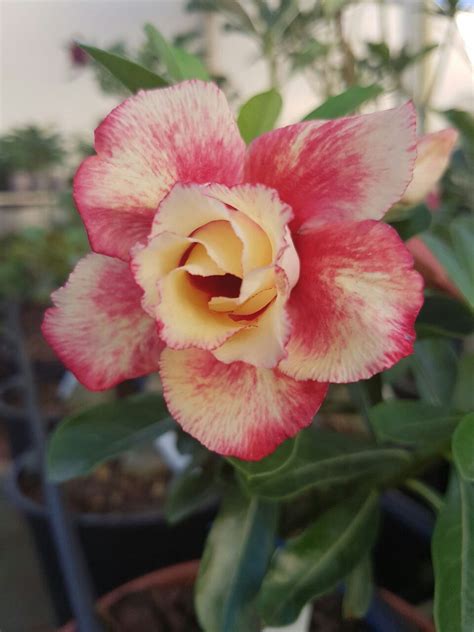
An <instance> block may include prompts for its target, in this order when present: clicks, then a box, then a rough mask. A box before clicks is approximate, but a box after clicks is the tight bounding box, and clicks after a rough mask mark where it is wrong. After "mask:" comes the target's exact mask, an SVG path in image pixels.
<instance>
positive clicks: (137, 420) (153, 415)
mask: <svg viewBox="0 0 474 632" xmlns="http://www.w3.org/2000/svg"><path fill="white" fill-rule="evenodd" d="M173 427H174V422H173V421H172V420H171V418H170V417H169V413H168V411H167V408H166V405H165V402H164V400H163V397H162V396H161V395H158V394H156V393H143V394H140V395H133V396H131V397H128V398H124V399H120V400H117V401H115V402H112V403H107V404H100V405H98V406H94V407H92V408H88V409H87V410H84V411H81V412H80V413H77V414H74V415H71V416H69V417H66V419H65V420H64V421H63V422H62V423H61V424H60V425H59V426H58V428H57V429H56V430H55V432H54V433H53V435H52V437H51V439H50V442H49V446H48V457H47V464H48V477H49V478H50V479H51V480H52V481H55V482H60V481H65V480H68V479H70V478H74V477H76V476H83V475H85V474H88V473H89V472H91V471H92V470H93V469H94V468H95V467H97V466H98V465H99V464H100V463H103V462H104V461H106V460H108V459H111V458H113V457H115V456H117V455H118V454H120V453H121V452H123V451H125V450H128V449H130V448H132V447H134V446H135V445H136V444H138V443H140V442H144V441H152V440H153V439H155V438H156V437H159V436H160V435H161V434H163V433H164V432H167V431H168V430H171V429H172V428H173Z"/></svg>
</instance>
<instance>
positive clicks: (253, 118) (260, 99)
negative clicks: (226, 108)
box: [237, 90, 283, 143]
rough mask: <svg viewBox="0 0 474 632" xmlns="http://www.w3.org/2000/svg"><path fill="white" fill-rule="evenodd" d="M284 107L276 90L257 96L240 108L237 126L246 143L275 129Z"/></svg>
mask: <svg viewBox="0 0 474 632" xmlns="http://www.w3.org/2000/svg"><path fill="white" fill-rule="evenodd" d="M282 105H283V101H282V98H281V96H280V94H279V93H278V92H277V91H276V90H268V92H262V93H261V94H256V95H255V96H254V97H252V98H251V99H249V100H248V101H247V103H244V105H243V106H242V107H241V108H240V112H239V116H238V119H237V124H238V126H239V130H240V134H241V135H242V138H243V139H244V141H245V142H246V143H250V142H251V141H252V140H253V139H254V138H256V137H257V136H260V134H263V133H264V132H268V131H270V130H272V129H273V127H274V126H275V123H276V121H277V119H278V116H279V115H280V112H281V108H282Z"/></svg>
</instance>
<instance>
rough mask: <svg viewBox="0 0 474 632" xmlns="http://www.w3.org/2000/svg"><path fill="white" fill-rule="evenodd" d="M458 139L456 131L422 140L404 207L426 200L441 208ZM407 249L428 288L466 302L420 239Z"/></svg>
mask: <svg viewBox="0 0 474 632" xmlns="http://www.w3.org/2000/svg"><path fill="white" fill-rule="evenodd" d="M457 139H458V133H457V131H456V130H454V129H444V130H441V131H440V132H434V133H432V134H425V136H422V137H421V138H420V139H419V140H418V144H417V158H416V162H415V169H414V171H413V179H412V181H411V182H410V184H409V185H408V188H407V190H406V191H405V193H404V195H403V197H402V199H401V203H402V204H406V205H408V206H413V205H415V204H420V203H421V202H423V200H425V202H426V204H427V205H428V206H429V207H430V209H431V210H432V211H436V209H437V208H438V207H439V205H440V199H439V194H438V192H437V189H436V187H437V184H438V181H439V180H440V179H441V177H442V175H443V173H444V172H445V171H446V169H447V167H448V164H449V160H450V158H451V153H452V151H453V149H454V145H455V144H456V141H457ZM406 245H407V248H408V250H409V251H410V252H411V254H412V255H413V257H414V260H415V268H416V269H417V270H418V271H419V272H420V273H421V274H422V276H423V278H424V280H425V281H426V284H427V285H429V286H434V287H436V288H438V289H440V290H443V291H444V292H447V293H448V294H451V296H454V297H455V298H457V299H461V300H462V294H461V293H460V292H459V290H458V289H457V288H456V286H455V285H454V283H453V282H452V281H451V280H450V278H449V276H448V274H447V272H446V270H445V269H444V267H443V266H442V265H441V263H440V262H439V261H438V259H437V258H436V257H435V256H434V254H433V253H432V252H431V250H430V249H429V248H428V246H427V245H426V244H425V243H424V242H423V241H422V240H421V239H420V238H419V237H416V236H415V237H412V238H411V239H409V240H408V241H407V243H406Z"/></svg>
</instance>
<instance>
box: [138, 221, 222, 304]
mask: <svg viewBox="0 0 474 632" xmlns="http://www.w3.org/2000/svg"><path fill="white" fill-rule="evenodd" d="M190 248H192V250H191V251H190V256H189V257H188V259H187V260H186V263H187V264H188V265H187V269H188V271H189V272H192V273H193V274H201V275H211V274H224V272H223V271H222V270H221V268H220V267H219V266H218V265H217V263H216V262H215V261H214V260H213V259H212V257H211V256H210V255H209V253H208V252H207V251H206V249H205V247H204V246H203V245H201V244H200V243H197V242H196V241H195V240H192V239H190V238H188V237H181V236H180V235H176V234H174V233H161V234H160V235H157V236H156V237H154V238H152V239H151V240H150V241H149V243H148V244H147V245H145V246H144V245H138V246H136V247H135V248H134V249H133V251H132V262H131V270H132V273H133V276H134V278H135V281H136V282H137V283H138V284H139V285H140V287H141V288H142V289H143V298H142V307H143V309H144V310H145V311H146V312H147V313H148V314H149V315H150V316H155V308H156V304H157V302H158V300H159V294H158V282H159V280H160V279H162V278H163V277H165V276H166V275H167V274H168V273H169V272H171V271H172V270H174V269H175V268H177V267H178V266H179V265H180V262H181V260H182V258H183V256H184V255H185V253H186V251H187V250H188V249H190ZM191 266H192V267H191Z"/></svg>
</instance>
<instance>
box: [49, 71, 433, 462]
mask: <svg viewBox="0 0 474 632" xmlns="http://www.w3.org/2000/svg"><path fill="white" fill-rule="evenodd" d="M95 149H96V152H97V155H96V156H92V157H89V158H87V159H86V160H85V161H84V163H83V164H82V165H81V167H80V168H79V170H78V172H77V174H76V177H75V181H74V198H75V201H76V205H77V207H78V209H79V212H80V213H81V216H82V218H83V220H84V223H85V225H86V228H87V232H88V235H89V240H90V243H91V246H92V250H93V251H94V252H93V253H92V254H90V255H88V256H87V257H85V258H84V259H83V260H82V261H80V262H79V263H78V265H77V267H76V269H75V270H74V272H73V273H72V274H71V276H70V278H69V280H68V282H67V284H66V285H65V286H64V287H63V288H61V289H60V290H58V291H57V292H55V293H54V294H53V301H54V304H55V307H53V308H51V309H49V310H48V311H47V313H46V316H45V320H44V324H43V331H44V334H45V336H46V338H47V340H48V341H49V343H50V344H51V345H52V346H53V348H54V349H55V350H56V352H57V354H58V355H59V357H60V358H61V359H62V361H63V362H64V364H65V365H66V366H68V367H69V368H70V369H71V371H73V373H75V375H76V376H77V377H78V379H79V380H80V381H81V382H82V383H83V384H84V385H85V386H87V387H88V388H90V389H93V390H99V389H105V388H109V387H111V386H113V385H114V384H116V383H118V382H120V381H122V380H124V379H126V378H133V377H137V376H139V375H144V374H147V373H150V372H152V371H156V370H159V371H160V375H161V380H162V383H163V391H164V396H165V398H166V402H167V404H168V407H169V410H170V412H171V414H172V415H173V416H174V417H175V418H176V420H177V421H178V422H179V423H180V424H181V425H182V427H183V428H184V429H185V430H186V431H188V432H189V433H190V434H192V435H193V436H194V437H196V438H197V439H199V441H201V442H202V443H203V444H205V445H206V446H207V447H209V448H210V449H212V450H215V451H217V452H219V453H221V454H226V455H234V456H237V457H240V458H243V459H259V458H261V457H263V456H265V455H267V454H269V453H270V452H271V451H272V450H274V449H275V448H276V446H277V445H278V444H279V443H281V442H282V441H283V440H284V439H286V438H287V437H291V436H293V435H295V434H296V433H297V432H298V431H299V430H300V429H301V428H303V427H305V426H307V425H309V424H310V423H311V420H312V418H313V416H314V414H315V413H316V411H317V410H318V408H319V406H320V405H321V403H322V401H323V399H324V397H325V394H326V390H327V384H328V383H329V382H352V381H356V380H360V379H364V378H369V377H370V376H371V375H374V374H375V373H377V372H379V371H382V370H383V369H386V368H388V367H390V366H392V365H393V364H394V363H395V362H397V361H398V360H399V359H400V358H402V357H404V356H406V355H408V354H410V353H411V352H412V350H413V342H414V337H415V333H414V321H415V318H416V315H417V313H418V311H419V309H420V306H421V304H422V300H423V299H422V280H421V277H420V276H419V274H418V273H417V272H415V271H414V270H413V260H412V257H411V255H410V253H409V252H408V250H407V249H406V248H405V246H404V244H403V242H402V241H401V240H400V238H399V237H398V235H397V233H396V232H395V231H394V230H393V229H392V228H391V227H390V226H388V225H387V224H384V223H382V222H379V221H377V220H380V219H381V218H382V217H383V215H384V213H385V212H386V211H387V209H388V208H390V207H391V206H392V205H393V204H394V203H395V202H396V201H397V200H399V199H400V197H401V196H402V195H403V192H404V190H405V188H406V186H407V185H408V183H409V182H410V180H411V176H412V170H413V164H414V161H415V155H416V137H415V113H414V110H413V106H412V105H411V104H406V105H404V106H402V107H399V108H396V109H394V110H388V111H385V112H380V113H376V114H371V115H367V116H355V117H350V118H343V119H338V120H334V121H329V122H322V121H315V122H307V123H300V124H297V125H291V126H289V127H285V128H282V129H278V130H276V131H273V132H269V133H267V134H264V135H262V136H260V137H259V138H257V139H256V140H254V141H253V143H252V144H251V145H250V146H249V148H248V149H246V147H245V145H244V143H243V141H242V139H241V137H240V135H239V132H238V128H237V126H236V123H235V120H234V118H233V116H232V113H231V111H230V109H229V107H228V105H227V102H226V100H225V97H224V95H223V93H222V92H220V91H219V90H218V88H217V87H216V86H214V85H212V84H207V83H202V82H199V81H190V82H185V83H182V84H179V85H177V86H175V87H172V88H166V89H160V90H153V91H149V92H141V93H139V94H137V95H136V96H132V97H130V98H129V99H127V100H126V101H125V102H124V103H122V104H121V105H120V106H119V107H117V108H116V109H115V110H113V112H112V113H111V114H110V115H109V116H108V117H107V118H106V119H105V121H104V122H103V123H102V124H101V125H100V126H99V128H98V129H97V131H96V135H95Z"/></svg>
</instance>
